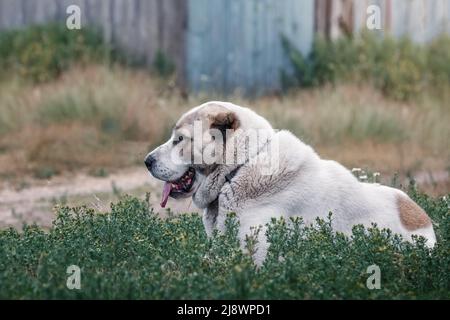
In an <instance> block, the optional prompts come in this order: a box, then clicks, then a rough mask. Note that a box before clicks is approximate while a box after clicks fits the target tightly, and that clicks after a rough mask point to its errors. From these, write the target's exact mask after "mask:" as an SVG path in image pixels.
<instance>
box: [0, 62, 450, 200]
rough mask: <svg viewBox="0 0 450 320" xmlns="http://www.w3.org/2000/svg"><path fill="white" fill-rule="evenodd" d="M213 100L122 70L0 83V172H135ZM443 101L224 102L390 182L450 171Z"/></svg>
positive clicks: (356, 91)
mask: <svg viewBox="0 0 450 320" xmlns="http://www.w3.org/2000/svg"><path fill="white" fill-rule="evenodd" d="M214 98H215V97H206V98H205V97H204V98H201V97H195V96H192V97H189V98H188V99H187V100H186V99H184V98H182V96H181V95H180V94H179V93H178V92H177V91H176V90H175V91H174V90H173V89H169V90H168V89H167V87H166V86H165V82H163V81H161V80H158V79H155V78H154V77H152V76H150V75H149V74H147V73H145V72H140V71H135V70H129V69H125V68H122V67H118V66H116V67H113V68H111V67H108V66H102V65H90V66H88V67H81V66H80V67H75V68H72V69H71V70H69V71H67V72H65V73H63V74H62V76H61V77H60V78H59V79H58V80H57V81H49V82H47V83H43V84H30V83H24V82H22V81H21V80H20V79H18V78H13V79H12V81H9V82H0V124H1V125H0V175H2V176H3V177H9V178H13V179H14V176H17V174H18V173H19V172H20V174H21V175H23V174H24V173H25V174H30V175H33V176H42V172H44V171H45V172H52V173H57V172H64V171H71V170H72V171H74V170H77V171H78V170H84V171H86V172H92V171H93V170H95V168H104V169H105V170H106V171H114V170H115V169H117V168H122V167H127V166H132V165H136V164H138V165H140V164H141V162H142V159H143V158H144V156H145V154H146V153H147V152H148V151H149V150H150V149H151V148H152V147H153V146H156V145H158V144H159V143H161V142H163V141H164V140H165V139H166V138H167V137H168V133H169V131H170V128H171V126H172V125H173V123H175V121H176V120H177V118H178V117H179V116H180V115H181V114H182V113H184V112H185V111H187V110H188V109H189V108H190V107H192V106H195V105H198V104H200V103H202V102H204V101H206V100H208V99H214ZM445 99H448V98H444V97H442V98H438V97H433V96H432V95H430V94H428V93H427V92H424V93H423V95H422V96H421V98H420V99H417V100H416V101H411V102H408V103H404V102H398V101H394V100H391V99H388V98H385V97H384V96H383V95H382V94H381V93H379V92H378V91H377V90H375V89H373V88H372V87H370V86H368V85H363V86H356V85H341V86H325V87H321V88H315V89H308V90H300V91H296V92H292V93H289V94H287V95H285V96H283V97H262V98H258V99H256V100H247V99H244V98H242V97H234V98H230V100H232V101H233V102H235V103H237V104H241V105H244V106H250V107H251V108H252V109H254V110H255V111H257V112H259V113H260V114H262V115H263V116H265V117H266V118H267V119H269V121H271V122H272V123H273V125H274V127H275V128H282V129H289V130H291V131H292V132H294V133H295V134H297V135H298V136H299V137H301V138H302V139H303V140H305V141H306V142H308V143H311V144H312V145H313V146H314V147H315V148H316V149H317V150H319V151H320V153H321V155H323V156H324V157H329V158H333V159H336V160H338V161H342V162H343V163H344V164H345V165H347V166H348V167H364V166H368V167H371V168H372V169H374V170H377V171H383V174H386V175H392V174H393V173H394V172H396V171H399V172H408V171H417V170H430V171H436V170H445V168H447V167H448V166H449V165H450V153H449V152H450V151H449V150H450V142H449V140H448V139H447V137H448V136H450V127H449V126H448V123H449V122H450V109H449V108H448V104H447V100H445ZM338 147H339V148H338ZM337 149H339V150H337ZM338 151H339V152H338ZM419 160H420V163H418V161H419ZM44 176H47V174H44ZM444 191H445V190H444Z"/></svg>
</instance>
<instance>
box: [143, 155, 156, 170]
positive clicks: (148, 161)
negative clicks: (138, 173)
mask: <svg viewBox="0 0 450 320" xmlns="http://www.w3.org/2000/svg"><path fill="white" fill-rule="evenodd" d="M154 162H155V158H153V156H152V155H148V156H147V157H146V158H145V160H144V163H145V166H146V167H147V169H148V170H151V169H152V164H153V163H154Z"/></svg>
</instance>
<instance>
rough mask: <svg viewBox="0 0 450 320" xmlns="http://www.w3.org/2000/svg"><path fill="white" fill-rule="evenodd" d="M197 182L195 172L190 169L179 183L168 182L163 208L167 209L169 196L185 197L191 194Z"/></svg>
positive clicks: (164, 192) (162, 201) (163, 194)
mask: <svg viewBox="0 0 450 320" xmlns="http://www.w3.org/2000/svg"><path fill="white" fill-rule="evenodd" d="M194 181H195V170H194V169H193V168H189V170H188V171H186V172H185V174H184V175H183V176H182V177H181V178H180V179H178V180H177V181H167V182H166V183H165V184H164V188H163V192H162V199H161V207H163V208H165V207H166V204H167V200H168V199H169V196H172V197H174V196H175V197H176V196H177V195H185V194H187V193H189V192H190V191H191V189H192V186H193V185H194Z"/></svg>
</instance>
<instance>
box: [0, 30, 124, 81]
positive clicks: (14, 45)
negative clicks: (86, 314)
mask: <svg viewBox="0 0 450 320" xmlns="http://www.w3.org/2000/svg"><path fill="white" fill-rule="evenodd" d="M121 59H122V58H121V57H120V55H119V53H118V52H117V51H115V50H114V49H113V48H111V47H109V46H108V45H106V44H105V43H104V41H103V40H102V37H101V34H100V33H99V32H97V31H96V30H93V29H89V28H83V29H81V30H68V29H67V28H66V26H64V25H62V24H48V25H37V26H29V27H26V28H24V29H18V30H10V31H3V32H1V33H0V70H2V74H3V75H2V76H3V77H5V76H7V75H8V74H11V73H13V74H18V75H20V76H21V77H23V78H25V79H29V80H31V81H34V82H45V81H48V80H52V79H54V78H56V77H57V76H59V75H60V74H61V73H62V72H63V71H65V70H67V69H68V68H69V67H70V66H72V65H73V64H84V63H89V62H100V61H103V62H105V61H106V62H111V61H115V60H117V61H120V60H121Z"/></svg>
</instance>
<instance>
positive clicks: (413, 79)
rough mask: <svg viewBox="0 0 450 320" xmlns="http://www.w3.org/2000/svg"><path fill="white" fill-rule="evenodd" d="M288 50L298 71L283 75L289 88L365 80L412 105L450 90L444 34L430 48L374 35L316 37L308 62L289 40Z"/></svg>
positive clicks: (449, 40)
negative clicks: (429, 92)
mask: <svg viewBox="0 0 450 320" xmlns="http://www.w3.org/2000/svg"><path fill="white" fill-rule="evenodd" d="M283 46H284V48H285V51H286V53H287V55H288V57H289V59H290V61H291V62H292V67H293V70H292V72H290V73H287V72H286V71H282V75H281V76H282V77H281V79H282V84H283V86H284V87H285V88H289V87H292V86H303V87H311V86H318V85H322V84H324V83H336V82H338V81H356V82H360V81H366V82H370V83H373V85H374V86H376V87H377V88H379V89H380V90H382V92H383V93H385V94H386V95H387V96H389V97H393V98H394V99H398V100H407V99H410V98H413V97H415V96H416V95H417V94H418V93H420V92H421V91H422V90H423V89H425V88H431V89H433V90H434V89H436V88H438V89H439V90H447V89H448V87H449V85H450V69H449V68H450V67H449V66H450V53H449V52H450V50H449V48H450V38H449V37H448V36H445V35H443V36H441V37H438V38H436V39H435V40H434V41H432V42H431V43H429V44H428V45H418V44H415V43H413V42H412V41H411V40H410V39H408V38H401V39H394V38H392V37H390V36H386V37H385V38H381V37H379V36H377V35H375V34H373V33H370V32H363V33H361V34H360V35H356V36H354V37H342V38H339V39H337V40H335V41H328V40H326V39H324V38H322V37H317V38H316V39H315V41H314V44H313V48H312V51H311V53H310V55H309V56H308V57H304V56H303V55H302V54H301V53H300V52H299V51H298V50H297V49H296V48H295V47H294V46H293V45H292V44H291V43H290V42H289V40H287V38H283Z"/></svg>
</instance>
